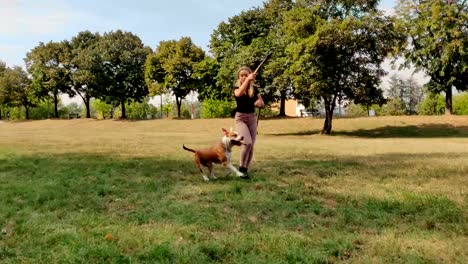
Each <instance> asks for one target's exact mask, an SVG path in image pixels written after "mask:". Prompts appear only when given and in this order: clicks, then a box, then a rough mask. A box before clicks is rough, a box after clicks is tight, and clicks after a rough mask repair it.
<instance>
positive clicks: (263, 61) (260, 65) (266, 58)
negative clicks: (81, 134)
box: [254, 53, 271, 133]
mask: <svg viewBox="0 0 468 264" xmlns="http://www.w3.org/2000/svg"><path fill="white" fill-rule="evenodd" d="M270 56H271V53H268V54H267V55H266V56H265V58H264V59H263V60H262V62H260V64H259V65H258V66H257V68H256V69H255V71H254V73H257V72H258V70H259V69H260V67H262V65H263V63H265V61H267V60H268V58H270ZM260 111H261V109H260V108H258V114H257V133H258V121H259V120H260Z"/></svg>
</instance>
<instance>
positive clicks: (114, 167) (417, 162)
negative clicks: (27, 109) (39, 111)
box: [0, 117, 468, 263]
mask: <svg viewBox="0 0 468 264" xmlns="http://www.w3.org/2000/svg"><path fill="white" fill-rule="evenodd" d="M369 120H371V121H373V122H374V123H373V124H372V123H368V122H369ZM404 120H405V122H404V124H403V123H402V124H400V127H401V128H398V129H396V128H395V129H392V130H391V131H390V134H391V136H388V135H387V136H380V137H369V135H368V133H364V134H363V133H362V131H363V130H366V131H386V129H384V128H385V127H388V126H392V127H398V122H400V121H399V119H398V120H394V119H385V118H380V119H347V120H336V121H335V122H336V123H335V129H336V133H335V135H334V136H332V137H326V136H316V135H314V134H309V133H303V132H301V131H308V130H311V129H312V130H314V129H315V128H316V127H317V126H319V125H320V120H315V119H288V120H264V121H261V122H260V134H259V136H258V144H257V146H256V156H255V160H254V163H253V164H252V169H251V170H252V172H251V174H252V176H253V179H252V180H250V181H245V180H241V179H239V178H236V177H235V176H233V175H230V176H226V175H225V174H226V171H225V170H224V169H222V168H220V167H217V168H215V172H216V174H217V176H218V177H219V179H218V180H216V181H211V182H208V183H206V182H204V181H203V180H202V178H201V176H200V175H199V173H198V172H197V169H196V168H195V166H194V164H193V161H192V159H193V156H192V154H190V153H189V152H186V151H183V150H182V149H181V145H182V143H185V144H186V145H189V146H192V147H194V148H197V147H201V146H206V145H207V144H211V143H213V142H214V141H216V140H217V139H218V138H219V137H220V133H219V128H220V127H223V126H224V127H229V124H230V123H231V122H232V120H228V119H218V120H208V121H207V120H196V121H190V120H187V121H183V120H166V121H151V122H112V121H106V122H98V121H85V120H78V121H77V120H72V121H40V122H25V123H4V124H1V125H0V126H2V127H0V208H1V210H0V228H1V233H0V263H331V262H338V263H339V262H346V263H457V262H458V263H466V262H467V261H468V255H467V251H466V244H467V243H468V239H467V236H468V224H467V217H468V216H467V212H468V210H467V209H468V196H467V193H466V190H467V189H468V188H467V187H468V179H467V175H468V166H467V164H468V139H467V138H466V135H467V134H468V132H467V129H466V124H465V123H464V122H466V123H468V120H465V119H462V120H456V122H454V121H453V120H447V119H444V118H443V117H441V118H440V119H435V120H434V119H431V120H430V122H428V121H427V120H422V119H418V118H407V119H404ZM460 124H461V125H460ZM448 125H450V126H451V127H452V129H454V130H456V132H453V131H451V132H450V133H444V131H443V130H444V129H445V128H446V127H447V126H448ZM307 127H309V128H307ZM405 127H409V129H410V130H411V131H418V132H417V133H419V134H417V135H416V136H414V137H413V136H409V135H413V134H414V132H409V133H408V131H407V130H406V129H405ZM413 127H416V128H413ZM434 127H439V129H440V131H434V129H435V128H434ZM426 129H429V130H426ZM194 131H195V133H194ZM424 131H428V133H429V134H431V135H432V136H429V135H425V132H424ZM371 134H374V133H371ZM400 134H401V135H400ZM194 135H195V136H194ZM399 135H400V136H399ZM463 135H465V136H463ZM238 152H239V150H238V149H235V153H234V158H233V159H234V161H237V160H238V156H237V155H238Z"/></svg>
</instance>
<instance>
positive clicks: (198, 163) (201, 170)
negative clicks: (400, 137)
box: [195, 156, 210, 181]
mask: <svg viewBox="0 0 468 264" xmlns="http://www.w3.org/2000/svg"><path fill="white" fill-rule="evenodd" d="M195 164H196V165H197V168H198V170H199V171H200V173H201V175H202V177H203V180H204V181H209V180H210V178H208V176H206V174H205V172H204V171H203V168H202V165H201V163H200V159H199V158H198V157H197V156H195Z"/></svg>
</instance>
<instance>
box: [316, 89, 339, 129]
mask: <svg viewBox="0 0 468 264" xmlns="http://www.w3.org/2000/svg"><path fill="white" fill-rule="evenodd" d="M324 101H325V122H324V123H323V128H322V131H321V132H320V134H322V135H330V134H331V131H332V120H333V110H335V101H336V96H334V97H333V99H330V98H325V100H324Z"/></svg>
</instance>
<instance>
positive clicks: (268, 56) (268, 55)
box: [254, 53, 271, 73]
mask: <svg viewBox="0 0 468 264" xmlns="http://www.w3.org/2000/svg"><path fill="white" fill-rule="evenodd" d="M270 56H271V53H268V54H267V55H266V57H265V58H264V59H263V60H262V62H260V64H259V65H258V66H257V69H255V71H254V73H257V72H258V70H259V69H260V67H262V65H263V63H265V61H266V60H268V58H270Z"/></svg>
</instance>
